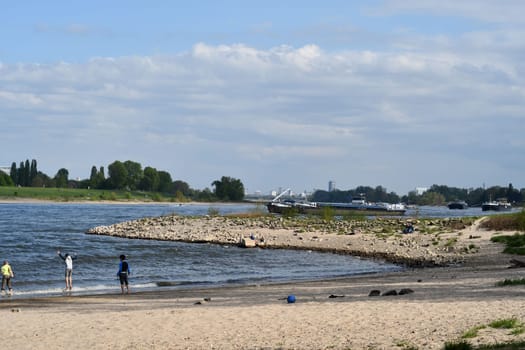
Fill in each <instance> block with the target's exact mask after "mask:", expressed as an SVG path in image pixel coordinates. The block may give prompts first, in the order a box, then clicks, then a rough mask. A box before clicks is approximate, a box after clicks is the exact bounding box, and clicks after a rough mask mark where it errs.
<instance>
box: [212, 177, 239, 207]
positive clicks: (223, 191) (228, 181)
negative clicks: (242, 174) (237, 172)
mask: <svg viewBox="0 0 525 350" xmlns="http://www.w3.org/2000/svg"><path fill="white" fill-rule="evenodd" d="M212 186H213V187H214V193H215V196H216V197H217V198H219V199H221V200H232V201H238V200H242V199H243V198H244V185H243V184H242V182H241V180H239V179H234V178H231V177H229V176H223V177H221V179H220V180H215V181H213V182H212Z"/></svg>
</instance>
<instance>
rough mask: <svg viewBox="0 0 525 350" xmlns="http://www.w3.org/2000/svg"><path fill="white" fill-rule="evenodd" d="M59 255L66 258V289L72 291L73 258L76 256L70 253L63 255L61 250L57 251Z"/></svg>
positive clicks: (63, 258)
mask: <svg viewBox="0 0 525 350" xmlns="http://www.w3.org/2000/svg"><path fill="white" fill-rule="evenodd" d="M57 254H58V256H59V257H60V258H61V259H62V260H64V263H65V264H66V270H65V280H66V288H65V289H64V291H68V290H69V291H70V290H72V289H73V260H75V259H76V258H77V257H76V256H71V255H69V254H68V253H66V254H65V255H62V253H60V250H58V251H57Z"/></svg>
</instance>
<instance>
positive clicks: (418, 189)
mask: <svg viewBox="0 0 525 350" xmlns="http://www.w3.org/2000/svg"><path fill="white" fill-rule="evenodd" d="M426 191H428V187H416V194H417V195H418V196H421V195H422V194H423V193H425V192H426Z"/></svg>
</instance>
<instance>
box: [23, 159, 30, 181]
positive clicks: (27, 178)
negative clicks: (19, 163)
mask: <svg viewBox="0 0 525 350" xmlns="http://www.w3.org/2000/svg"><path fill="white" fill-rule="evenodd" d="M30 184H31V167H30V165H29V159H26V162H25V164H24V186H29V185H30Z"/></svg>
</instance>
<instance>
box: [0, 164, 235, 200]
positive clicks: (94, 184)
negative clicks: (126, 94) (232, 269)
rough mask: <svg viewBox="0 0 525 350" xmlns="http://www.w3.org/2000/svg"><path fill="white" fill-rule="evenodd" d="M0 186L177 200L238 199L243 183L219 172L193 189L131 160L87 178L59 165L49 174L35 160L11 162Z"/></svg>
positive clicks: (94, 171)
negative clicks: (72, 174)
mask: <svg viewBox="0 0 525 350" xmlns="http://www.w3.org/2000/svg"><path fill="white" fill-rule="evenodd" d="M0 186H23V187H55V188H85V189H103V190H127V191H145V192H160V193H163V194H167V195H171V196H174V197H175V198H176V199H177V200H181V201H183V200H196V201H215V200H227V201H239V200H242V199H243V198H244V185H243V183H242V182H241V180H239V179H235V178H232V177H229V176H222V177H221V179H220V180H215V181H213V182H212V183H211V186H212V189H209V188H205V189H204V190H198V189H193V188H191V187H190V185H189V184H188V183H187V182H185V181H182V180H175V181H173V180H172V177H171V175H170V173H169V172H167V171H163V170H157V169H156V168H153V167H150V166H146V167H144V168H143V167H142V165H141V164H140V163H138V162H134V161H131V160H127V161H124V162H122V161H118V160H116V161H114V162H113V163H111V164H109V166H108V167H107V174H106V170H105V168H104V167H103V166H100V167H98V168H97V167H96V166H93V167H92V168H91V173H90V176H89V178H86V179H83V180H73V179H69V171H68V170H67V169H65V168H61V169H59V170H58V171H57V173H56V174H55V175H54V176H53V177H50V176H48V175H46V174H44V173H43V172H41V171H39V170H38V168H37V161H36V160H34V159H33V160H32V161H31V162H30V161H29V160H26V161H25V162H24V161H22V162H20V164H19V165H18V166H17V164H16V163H15V162H13V163H12V165H11V168H10V173H9V174H5V173H4V172H2V171H0Z"/></svg>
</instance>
